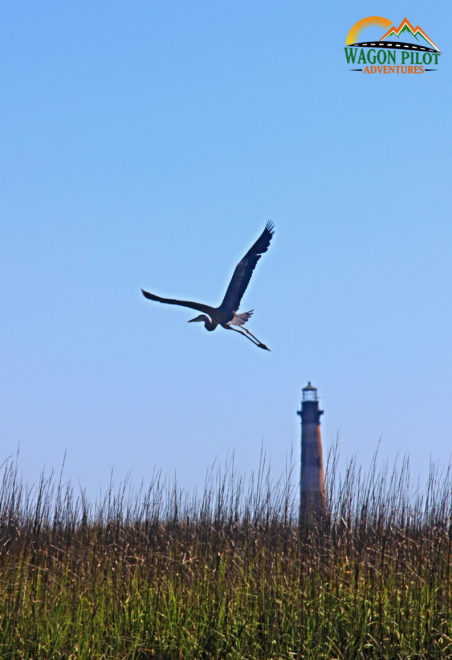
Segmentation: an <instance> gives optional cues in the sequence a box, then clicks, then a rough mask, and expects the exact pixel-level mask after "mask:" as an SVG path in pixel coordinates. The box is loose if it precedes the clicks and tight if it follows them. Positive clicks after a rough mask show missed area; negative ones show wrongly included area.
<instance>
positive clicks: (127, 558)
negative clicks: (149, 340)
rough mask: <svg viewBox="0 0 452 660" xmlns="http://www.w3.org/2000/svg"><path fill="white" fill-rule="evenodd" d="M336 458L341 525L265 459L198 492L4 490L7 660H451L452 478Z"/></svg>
mask: <svg viewBox="0 0 452 660" xmlns="http://www.w3.org/2000/svg"><path fill="white" fill-rule="evenodd" d="M337 458H338V457H337V453H334V452H333V453H332V454H331V455H330V457H329V460H328V468H327V486H328V501H329V512H330V513H329V516H328V517H327V518H324V519H322V520H317V521H311V524H309V525H304V526H303V527H299V526H298V498H297V495H298V489H297V487H294V486H293V485H292V476H291V471H290V470H288V471H287V473H286V474H285V475H283V477H282V478H281V479H279V480H277V481H274V480H273V479H272V478H271V475H270V471H269V469H268V466H267V465H266V463H265V460H264V459H262V460H261V463H260V466H259V468H258V470H257V472H256V473H255V474H254V475H251V476H250V477H249V478H247V479H245V478H243V477H241V476H240V475H239V474H238V472H237V470H236V469H235V468H234V465H233V462H231V463H229V464H228V465H227V466H226V467H225V468H224V469H223V470H212V471H211V472H210V473H209V475H208V477H207V479H206V482H205V485H204V489H203V491H202V492H201V493H198V494H197V493H191V494H190V493H186V492H183V491H182V490H180V489H179V488H178V486H177V483H175V482H169V481H167V480H165V479H164V478H163V477H162V476H161V475H160V474H159V473H155V474H154V475H153V477H152V478H151V481H150V485H149V486H147V487H144V486H142V487H141V488H139V489H137V490H134V489H133V488H132V487H131V486H130V485H129V484H128V483H127V482H125V483H123V484H122V485H121V486H120V487H119V488H116V489H114V488H113V487H111V488H110V489H109V490H108V492H107V493H106V495H105V497H104V498H103V499H101V500H100V501H98V502H97V503H90V502H89V501H88V498H87V497H86V494H85V493H84V492H76V491H75V490H74V489H73V487H72V486H71V485H70V484H64V483H63V481H62V478H61V476H54V475H52V474H51V475H49V476H46V475H44V474H43V475H42V477H41V478H40V480H39V481H38V483H37V484H35V485H34V486H33V487H28V486H27V485H26V484H24V483H23V481H22V480H21V478H20V476H19V474H18V469H17V463H15V462H14V461H7V462H6V463H5V464H4V465H3V467H2V469H1V475H0V479H1V484H0V657H1V658H141V659H144V658H162V659H163V658H168V659H173V658H225V659H226V658H261V659H264V658H313V659H314V658H315V659H321V658H390V659H394V658H447V657H452V579H451V550H452V522H451V515H452V471H451V469H450V467H449V469H447V470H446V471H444V472H443V473H439V472H438V470H436V469H435V468H433V467H432V469H431V471H430V477H429V479H428V483H427V485H426V487H425V489H423V490H422V491H421V490H420V489H416V488H414V487H413V486H412V484H411V480H410V476H409V466H408V462H407V461H403V462H402V463H401V465H399V466H395V467H394V468H392V469H388V468H384V469H377V461H376V460H374V461H373V463H372V465H371V466H370V468H369V469H368V470H367V471H363V470H362V469H360V468H359V467H358V466H357V465H356V463H355V462H353V461H352V462H350V463H349V465H348V467H347V469H346V471H345V474H344V475H343V476H341V475H340V474H339V473H338V470H337Z"/></svg>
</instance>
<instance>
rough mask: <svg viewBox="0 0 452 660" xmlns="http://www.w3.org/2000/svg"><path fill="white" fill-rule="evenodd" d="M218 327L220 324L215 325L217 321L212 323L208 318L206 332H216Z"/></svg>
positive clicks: (205, 322)
mask: <svg viewBox="0 0 452 660" xmlns="http://www.w3.org/2000/svg"><path fill="white" fill-rule="evenodd" d="M217 325H218V323H215V321H211V320H210V319H209V318H208V317H207V318H206V320H205V321H204V327H205V329H206V330H215V328H216V327H217Z"/></svg>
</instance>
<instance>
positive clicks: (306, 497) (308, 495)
mask: <svg viewBox="0 0 452 660" xmlns="http://www.w3.org/2000/svg"><path fill="white" fill-rule="evenodd" d="M297 414H298V415H300V417H301V475H300V522H301V521H306V520H309V519H312V518H314V517H319V516H322V515H323V514H325V513H326V491H325V474H324V470H323V457H322V438H321V436H320V416H321V415H322V414H323V410H319V401H318V398H317V389H316V388H315V387H314V386H313V385H311V383H310V382H309V383H308V384H307V385H306V387H303V390H302V402H301V410H299V411H298V412H297Z"/></svg>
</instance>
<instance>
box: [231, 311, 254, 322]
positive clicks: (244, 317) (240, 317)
mask: <svg viewBox="0 0 452 660" xmlns="http://www.w3.org/2000/svg"><path fill="white" fill-rule="evenodd" d="M252 316H253V310H252V309H250V311H249V312H242V314H234V318H233V319H232V321H230V325H245V323H246V322H247V321H249V320H250V318H251V317H252Z"/></svg>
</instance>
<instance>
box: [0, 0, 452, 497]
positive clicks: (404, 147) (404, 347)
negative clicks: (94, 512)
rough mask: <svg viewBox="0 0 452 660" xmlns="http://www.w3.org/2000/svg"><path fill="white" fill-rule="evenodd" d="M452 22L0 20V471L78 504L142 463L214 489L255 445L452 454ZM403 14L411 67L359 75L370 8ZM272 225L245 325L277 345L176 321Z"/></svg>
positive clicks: (186, 13)
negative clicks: (74, 496) (433, 56)
mask: <svg viewBox="0 0 452 660" xmlns="http://www.w3.org/2000/svg"><path fill="white" fill-rule="evenodd" d="M451 13H452V12H451V7H450V5H449V4H448V3H436V4H435V5H434V6H431V5H426V4H425V3H421V2H411V3H410V5H409V7H407V6H406V5H405V4H403V3H401V2H391V3H389V2H382V3H380V4H378V5H374V4H370V3H362V2H360V3H358V2H349V3H347V7H346V8H345V9H344V8H343V7H339V6H338V7H335V6H334V7H333V6H332V7H331V8H328V9H327V8H326V6H325V5H324V4H319V3H317V4H313V5H309V6H305V5H303V4H302V3H299V2H287V3H282V4H281V3H279V4H278V5H277V4H276V3H270V2H259V3H258V2H248V3H238V2H228V3H220V2H190V3H185V2H169V3H157V2H135V3H129V4H128V5H127V6H126V5H125V4H124V3H119V2H108V3H106V2H98V3H95V4H94V5H93V4H92V3H87V2H79V3H77V4H72V5H66V6H61V3H56V2H47V3H43V4H39V5H37V4H36V3H22V4H20V5H13V4H11V3H10V4H9V5H8V6H7V7H5V8H4V11H3V16H2V25H1V27H0V33H1V34H0V49H1V53H0V55H1V56H0V62H1V64H0V71H1V81H2V95H1V96H2V98H1V100H0V117H1V122H0V131H1V145H2V146H1V150H0V193H1V194H0V214H1V217H2V221H1V228H0V250H1V259H0V273H1V278H2V282H3V287H2V305H1V311H0V317H1V328H2V341H1V347H0V370H1V381H0V406H1V420H2V423H1V428H2V433H1V457H0V458H1V460H3V459H4V458H6V457H7V456H9V455H10V454H14V453H15V451H16V449H17V446H18V445H20V456H21V459H20V463H21V468H22V470H23V472H24V475H25V477H26V478H27V479H29V480H33V479H35V478H36V476H37V475H38V474H39V472H40V470H41V468H42V467H44V466H45V467H46V468H47V469H51V468H56V469H57V468H58V467H59V466H60V465H61V461H62V458H63V455H64V453H65V452H67V459H66V467H65V474H66V477H67V478H68V479H71V480H72V481H74V482H76V483H80V484H81V485H83V486H84V487H86V488H87V490H88V492H97V491H98V489H99V488H103V487H104V485H105V484H106V483H107V482H108V480H109V478H110V473H111V470H112V469H113V471H114V474H115V475H117V477H118V479H119V478H120V477H122V476H124V475H125V474H126V473H129V472H130V473H131V474H132V479H133V480H134V481H137V482H138V481H140V480H141V479H144V480H145V481H146V479H147V478H149V476H150V474H152V472H153V470H154V468H157V469H161V470H162V471H163V473H165V474H169V475H172V474H174V473H176V474H177V477H178V480H179V482H180V483H181V484H182V485H186V486H197V485H198V486H199V485H202V482H203V477H204V474H205V472H206V470H207V469H208V468H209V467H210V466H211V465H212V463H213V462H214V461H215V460H216V461H218V462H219V463H222V462H224V460H225V458H226V457H227V456H228V455H229V454H231V453H232V452H234V453H235V461H236V465H237V466H238V467H239V469H240V470H241V471H243V472H245V473H247V472H250V471H251V470H252V469H254V468H255V467H256V465H257V461H258V456H259V451H260V448H261V445H263V446H264V449H265V451H266V453H267V457H268V459H269V461H270V463H271V465H272V467H273V469H274V471H275V472H276V473H278V472H279V471H280V470H281V469H282V467H283V466H284V464H285V461H286V459H287V457H288V455H289V454H290V451H291V449H293V451H294V456H295V460H296V462H298V455H299V454H298V452H299V436H300V427H299V418H298V417H297V416H296V414H295V413H296V410H297V409H298V408H299V402H300V398H301V388H302V387H303V386H304V385H305V384H306V382H307V381H308V380H311V381H312V382H313V383H314V384H315V385H316V386H317V387H318V388H319V394H320V401H321V406H322V407H323V408H324V410H325V415H324V417H323V418H322V433H323V441H324V450H325V451H327V449H328V447H329V446H330V445H331V443H332V442H333V441H334V440H335V438H336V436H337V435H339V438H340V444H341V451H342V454H343V456H344V457H345V456H352V455H355V456H356V457H357V460H358V462H359V463H361V464H363V465H367V464H368V463H369V461H370V457H371V456H372V454H373V452H374V451H375V449H376V446H377V443H378V441H379V439H381V444H380V455H381V457H382V458H383V459H388V460H389V461H390V462H392V461H393V460H394V458H395V457H396V456H397V455H405V454H408V455H409V456H410V458H411V462H412V466H413V471H414V472H417V471H418V472H420V473H421V474H424V473H425V470H426V465H427V463H428V461H429V458H430V457H432V458H433V459H434V460H435V461H440V462H442V463H444V462H447V461H448V460H449V457H450V454H451V448H452V442H451V429H452V406H451V401H452V378H451V373H452V359H451V356H452V339H451V337H452V333H451V327H452V303H451V299H452V297H451V293H450V292H451V281H452V265H451V256H452V248H451V245H452V222H451V219H450V213H448V211H449V209H450V180H451V149H450V144H451V122H450V108H451V106H452V99H451V63H450V61H449V59H450V58H449V50H450V49H449V44H450V30H449V29H448V28H449V26H450V23H451V19H452V15H451ZM370 15H380V16H384V17H386V18H389V19H391V20H393V21H394V24H395V25H398V24H399V23H400V22H401V21H402V19H403V18H404V17H405V16H407V17H408V18H409V20H410V21H411V22H412V23H413V24H414V25H417V24H419V25H421V27H422V28H423V29H424V30H425V31H426V32H427V33H428V34H429V35H430V36H431V38H432V39H433V40H434V41H435V42H436V43H437V44H438V45H439V47H440V48H441V49H442V51H443V55H442V57H441V64H440V70H439V71H437V72H434V73H429V74H424V75H417V76H415V75H412V76H402V75H392V76H390V75H387V76H383V75H378V76H377V75H375V76H363V75H361V74H359V73H352V72H350V71H349V70H348V67H347V65H346V63H345V57H344V43H345V38H346V35H347V33H348V31H349V29H350V28H351V26H352V25H353V24H354V23H355V22H356V21H358V20H359V19H360V18H363V17H365V16H370ZM268 219H272V220H273V221H274V223H275V226H276V233H275V236H274V239H273V242H272V244H271V247H270V249H269V251H268V253H266V254H265V255H264V256H263V258H262V259H261V261H260V262H259V264H258V266H257V268H256V271H255V274H254V276H253V279H252V281H251V284H250V286H249V289H248V291H247V293H246V295H245V297H244V299H243V301H242V306H241V310H243V311H246V310H247V309H254V310H255V313H254V316H253V319H252V322H250V324H249V327H250V329H251V330H252V331H253V332H254V333H255V334H256V335H257V336H258V337H259V338H260V339H262V341H264V342H265V343H266V344H268V345H269V346H270V348H271V349H272V351H271V353H267V352H265V351H261V350H258V349H255V348H254V347H253V346H252V345H251V344H250V343H249V342H247V341H245V340H244V339H242V338H241V337H239V336H238V335H234V334H233V333H227V332H225V331H223V330H222V329H221V328H219V329H218V330H217V331H215V332H214V333H207V332H206V331H205V330H204V328H203V327H202V326H201V325H200V324H194V325H187V320H188V319H189V318H191V317H192V316H193V315H191V312H190V310H184V309H182V308H172V307H166V306H163V305H157V304H152V303H150V302H148V301H146V300H145V299H144V298H142V296H141V294H140V288H141V287H143V288H146V289H148V290H149V291H152V292H154V293H157V294H159V295H162V296H169V297H178V298H185V299H187V298H188V299H193V300H199V301H202V302H205V303H208V304H213V305H216V304H219V302H220V301H221V299H222V297H223V295H224V291H225V288H226V286H227V283H228V281H229V278H230V276H231V275H232V272H233V270H234V267H235V265H236V263H237V261H238V260H239V259H240V258H241V257H242V256H243V254H244V253H245V252H246V250H247V249H248V248H249V247H250V245H251V244H252V242H253V241H254V240H255V239H256V238H257V236H258V235H259V234H260V232H261V231H262V229H263V227H264V225H265V222H266V221H267V220H268Z"/></svg>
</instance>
